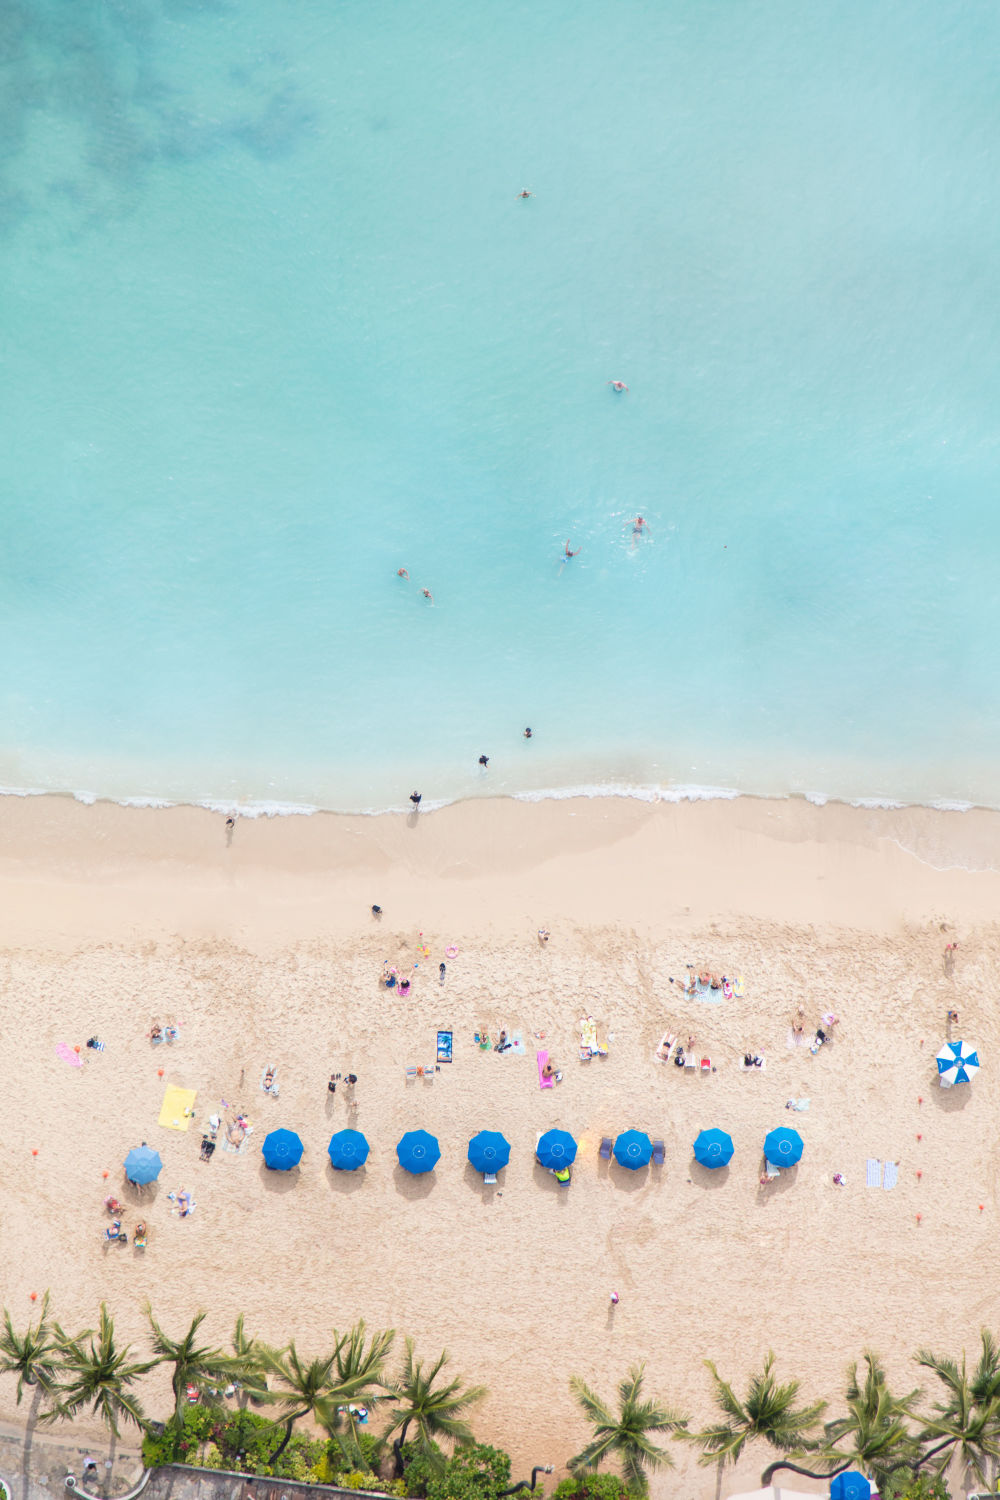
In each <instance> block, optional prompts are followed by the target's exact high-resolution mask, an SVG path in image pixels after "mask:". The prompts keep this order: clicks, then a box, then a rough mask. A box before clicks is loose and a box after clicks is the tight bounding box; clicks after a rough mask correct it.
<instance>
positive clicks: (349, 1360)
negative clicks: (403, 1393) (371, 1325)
mask: <svg viewBox="0 0 1000 1500" xmlns="http://www.w3.org/2000/svg"><path fill="white" fill-rule="evenodd" d="M365 1334H366V1329H365V1321H364V1318H361V1319H360V1320H359V1321H358V1322H357V1323H355V1324H354V1326H353V1328H351V1329H350V1331H349V1332H348V1333H344V1334H340V1333H338V1332H337V1330H336V1329H334V1330H333V1340H334V1351H333V1358H334V1370H335V1372H336V1402H335V1403H334V1405H333V1406H332V1408H331V1413H330V1419H329V1429H330V1431H331V1432H332V1433H333V1434H334V1436H335V1437H336V1439H337V1442H338V1444H339V1445H340V1450H341V1452H342V1453H343V1455H344V1457H345V1458H346V1459H347V1461H348V1462H349V1463H351V1464H353V1466H354V1467H355V1468H356V1469H363V1468H364V1466H365V1458H364V1455H363V1454H362V1452H361V1445H360V1443H359V1442H358V1431H357V1423H356V1421H355V1419H354V1414H353V1412H352V1411H351V1409H350V1403H351V1401H352V1400H359V1399H363V1400H364V1403H365V1405H366V1406H369V1407H374V1406H376V1405H377V1404H378V1402H379V1400H380V1399H381V1395H380V1392H382V1391H384V1385H383V1380H382V1376H383V1374H384V1371H385V1361H386V1358H387V1356H388V1354H389V1350H390V1349H391V1348H392V1343H393V1340H394V1339H395V1337H396V1330H395V1329H394V1328H389V1329H385V1330H383V1332H381V1333H373V1334H372V1336H371V1338H370V1339H369V1340H368V1342H367V1345H366V1343H365Z"/></svg>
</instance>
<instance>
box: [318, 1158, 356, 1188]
mask: <svg viewBox="0 0 1000 1500" xmlns="http://www.w3.org/2000/svg"><path fill="white" fill-rule="evenodd" d="M326 1171H327V1176H328V1177H329V1179H330V1186H331V1188H332V1189H333V1191H334V1192H335V1193H356V1192H357V1191H358V1190H359V1188H362V1187H364V1184H365V1169H364V1167H363V1166H362V1167H355V1168H354V1171H353V1172H345V1171H344V1170H343V1168H340V1169H339V1170H338V1168H336V1167H335V1166H333V1165H332V1164H331V1162H330V1161H329V1160H327V1164H326Z"/></svg>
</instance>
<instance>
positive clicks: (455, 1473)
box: [426, 1443, 510, 1500]
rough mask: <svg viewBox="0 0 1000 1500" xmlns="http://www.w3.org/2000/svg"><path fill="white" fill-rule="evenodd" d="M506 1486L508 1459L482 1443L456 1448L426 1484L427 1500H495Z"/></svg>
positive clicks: (505, 1454)
mask: <svg viewBox="0 0 1000 1500" xmlns="http://www.w3.org/2000/svg"><path fill="white" fill-rule="evenodd" d="M509 1484H510V1455H509V1454H507V1453H504V1451H503V1449H502V1448H490V1447H489V1446H488V1445H487V1444H486V1443H471V1444H470V1445H469V1446H468V1447H467V1448H457V1449H456V1450H455V1452H454V1453H453V1454H452V1456H451V1458H449V1460H448V1462H447V1463H446V1464H445V1466H444V1472H443V1473H442V1474H440V1475H437V1474H430V1475H429V1476H428V1478H427V1481H426V1495H427V1500H496V1496H497V1495H498V1494H499V1493H500V1491H501V1490H505V1489H507V1487H508V1486H509Z"/></svg>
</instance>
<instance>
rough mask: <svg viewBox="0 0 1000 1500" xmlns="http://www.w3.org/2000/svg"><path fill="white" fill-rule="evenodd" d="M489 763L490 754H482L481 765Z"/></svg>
mask: <svg viewBox="0 0 1000 1500" xmlns="http://www.w3.org/2000/svg"><path fill="white" fill-rule="evenodd" d="M489 763H490V758H489V756H488V755H481V756H480V757H479V764H480V765H481V766H488V765H489Z"/></svg>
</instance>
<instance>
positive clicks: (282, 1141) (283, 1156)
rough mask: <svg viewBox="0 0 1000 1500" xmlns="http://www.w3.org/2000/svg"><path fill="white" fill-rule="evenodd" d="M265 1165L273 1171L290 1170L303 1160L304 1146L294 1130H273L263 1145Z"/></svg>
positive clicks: (265, 1138)
mask: <svg viewBox="0 0 1000 1500" xmlns="http://www.w3.org/2000/svg"><path fill="white" fill-rule="evenodd" d="M260 1149H261V1151H262V1152H263V1153H264V1165H265V1166H266V1167H270V1168H271V1171H272V1172H290V1171H291V1169H292V1168H293V1167H297V1166H298V1164H299V1162H300V1161H301V1160H302V1151H303V1146H302V1142H301V1141H300V1140H299V1138H298V1136H297V1135H296V1134H295V1131H294V1130H272V1131H271V1133H270V1135H266V1136H265V1137H264V1144H263V1146H261V1148H260Z"/></svg>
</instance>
